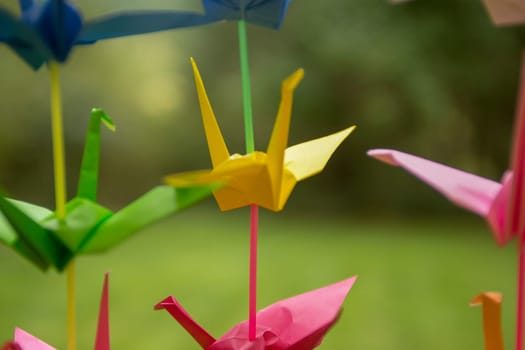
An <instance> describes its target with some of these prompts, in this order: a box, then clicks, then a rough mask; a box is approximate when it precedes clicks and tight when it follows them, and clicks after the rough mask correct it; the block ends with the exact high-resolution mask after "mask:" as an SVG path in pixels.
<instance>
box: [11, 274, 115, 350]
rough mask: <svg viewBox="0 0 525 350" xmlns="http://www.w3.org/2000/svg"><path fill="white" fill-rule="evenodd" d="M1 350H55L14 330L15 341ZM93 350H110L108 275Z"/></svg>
mask: <svg viewBox="0 0 525 350" xmlns="http://www.w3.org/2000/svg"><path fill="white" fill-rule="evenodd" d="M1 350H56V349H55V348H54V347H52V346H51V345H49V344H47V343H45V342H43V341H42V340H40V339H38V338H36V337H34V336H32V335H31V334H29V333H27V332H26V331H24V330H22V329H20V328H15V339H14V340H13V341H9V342H7V343H5V344H4V345H3V346H2V348H1ZM95 350H110V346H109V316H108V274H106V276H105V278H104V286H103V287H102V297H101V299H100V311H99V316H98V327H97V337H96V340H95Z"/></svg>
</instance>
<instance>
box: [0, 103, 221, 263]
mask: <svg viewBox="0 0 525 350" xmlns="http://www.w3.org/2000/svg"><path fill="white" fill-rule="evenodd" d="M101 122H103V123H104V124H105V125H106V126H107V127H108V128H109V129H111V130H114V129H115V127H114V124H113V121H112V120H111V119H110V118H109V117H108V116H107V115H106V113H105V112H104V111H102V110H101V109H93V110H92V112H91V119H90V123H89V129H88V132H87V136H86V144H85V146H84V155H83V158H82V165H81V170H80V178H79V184H78V193H77V196H76V197H75V198H73V199H72V200H71V201H69V202H68V203H67V205H66V213H67V214H66V217H65V219H64V220H58V218H57V216H56V214H55V213H54V212H52V211H50V210H48V209H46V208H43V207H39V206H37V205H34V204H30V203H25V202H21V201H18V200H13V199H8V198H6V197H3V196H0V242H2V243H4V244H6V245H8V246H10V247H11V248H13V249H14V250H15V251H17V252H18V253H20V254H21V255H23V256H24V257H26V258H27V259H29V260H30V261H31V262H32V263H34V264H35V265H37V266H38V267H39V268H41V269H42V270H46V269H47V268H48V267H49V265H53V266H54V267H55V268H56V269H57V270H58V271H62V270H63V269H64V268H65V267H66V266H67V264H68V263H69V261H70V260H71V259H72V258H73V257H75V256H76V255H78V254H88V253H97V252H102V251H105V250H107V249H109V248H111V247H113V246H115V245H117V244H118V243H120V242H121V241H123V240H124V239H126V238H127V237H129V236H130V235H132V234H134V233H136V232H138V231H139V230H140V229H142V228H144V227H145V226H147V225H149V224H152V223H154V222H156V221H158V220H160V219H162V218H164V217H166V216H168V215H170V214H173V213H176V212H178V211H181V210H183V209H185V208H187V207H189V206H190V205H192V204H194V203H196V202H197V201H199V200H201V199H203V198H205V197H207V196H208V195H210V194H211V193H212V192H213V190H216V189H217V185H215V184H213V185H207V186H196V187H191V188H174V187H172V186H157V187H155V188H153V189H152V190H150V191H149V192H147V193H145V194H144V195H142V196H141V197H140V198H138V199H137V200H135V201H134V202H132V203H131V204H129V205H128V206H126V207H125V208H123V209H121V210H120V211H118V212H116V213H112V212H111V211H110V210H109V209H107V208H104V207H103V206H101V205H99V204H98V203H96V196H97V182H98V166H99V157H100V124H101Z"/></svg>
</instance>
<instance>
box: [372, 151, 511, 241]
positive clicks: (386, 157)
mask: <svg viewBox="0 0 525 350" xmlns="http://www.w3.org/2000/svg"><path fill="white" fill-rule="evenodd" d="M368 155H369V156H372V157H374V158H376V159H378V160H381V161H383V162H385V163H387V164H390V165H393V166H399V167H401V168H403V169H405V170H406V171H408V172H409V173H411V174H413V175H415V176H416V177H417V178H419V179H420V180H421V181H423V182H425V183H426V184H428V185H430V186H431V187H433V188H434V189H435V190H437V191H438V192H440V193H441V194H443V195H444V196H445V197H447V198H448V199H449V200H450V201H451V202H453V203H454V204H456V205H458V206H460V207H462V208H465V209H467V210H470V211H472V212H474V213H476V214H478V215H480V216H481V217H484V218H485V219H486V220H487V222H488V224H489V226H490V228H491V230H492V233H493V234H494V238H495V239H496V241H497V242H498V244H500V245H504V244H505V243H507V242H508V241H509V240H510V239H511V238H512V237H513V236H514V235H515V234H516V231H512V230H510V231H509V230H508V227H506V226H508V225H507V215H506V213H507V208H508V202H509V194H510V189H511V188H510V187H511V183H512V181H511V180H512V173H511V172H507V173H505V175H504V176H503V179H502V181H501V183H500V182H496V181H492V180H489V179H485V178H483V177H480V176H477V175H474V174H470V173H467V172H464V171H461V170H457V169H454V168H451V167H448V166H446V165H443V164H439V163H436V162H433V161H430V160H427V159H424V158H420V157H416V156H413V155H411V154H408V153H403V152H399V151H395V150H390V149H373V150H370V151H368ZM516 214H517V213H516Z"/></svg>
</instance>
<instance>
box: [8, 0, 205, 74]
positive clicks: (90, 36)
mask: <svg viewBox="0 0 525 350" xmlns="http://www.w3.org/2000/svg"><path fill="white" fill-rule="evenodd" d="M19 4H20V9H21V13H22V15H21V18H17V16H15V15H13V14H11V13H10V12H9V11H7V10H6V9H4V8H1V7H0V42H4V43H6V44H7V45H9V46H10V47H11V48H12V49H13V50H14V51H15V52H16V53H17V54H18V55H19V56H20V57H21V58H23V59H24V60H25V61H26V62H27V63H28V64H29V65H30V66H31V67H32V68H33V69H38V68H39V67H40V66H41V65H42V64H43V63H44V62H47V61H49V60H56V61H59V62H64V61H65V60H66V59H67V57H68V55H69V53H70V51H71V49H72V47H73V46H74V45H77V44H92V43H94V42H96V41H98V40H102V39H110V38H116V37H121V36H128V35H135V34H143V33H150V32H155V31H160V30H166V29H174V28H181V27H189V26H196V25H202V24H206V23H210V22H212V21H215V20H212V19H211V18H208V17H205V16H203V15H202V14H199V13H193V12H184V11H132V12H131V11H128V12H119V13H115V14H109V15H106V16H103V17H100V18H96V19H94V20H91V21H87V22H84V21H83V19H82V16H81V14H80V11H79V10H78V9H77V8H76V7H75V6H74V5H73V4H72V3H71V2H69V1H67V0H44V1H36V0H19Z"/></svg>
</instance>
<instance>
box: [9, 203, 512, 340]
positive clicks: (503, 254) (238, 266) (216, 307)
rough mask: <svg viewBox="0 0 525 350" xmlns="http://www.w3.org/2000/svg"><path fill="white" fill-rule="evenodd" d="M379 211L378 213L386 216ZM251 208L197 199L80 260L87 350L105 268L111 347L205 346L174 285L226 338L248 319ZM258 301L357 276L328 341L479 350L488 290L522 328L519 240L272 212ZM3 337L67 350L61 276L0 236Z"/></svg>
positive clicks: (475, 227) (465, 229)
mask: <svg viewBox="0 0 525 350" xmlns="http://www.w3.org/2000/svg"><path fill="white" fill-rule="evenodd" d="M377 219H380V218H377ZM247 227H248V215H247V211H244V210H240V211H237V212H227V213H219V212H218V211H217V210H213V211H210V210H205V209H197V210H193V211H190V212H187V213H182V214H181V215H180V216H178V217H176V218H173V219H170V220H167V221H166V222H164V223H162V224H160V225H157V226H155V227H153V228H151V229H150V230H148V231H147V232H143V233H142V234H140V235H138V236H137V237H134V238H133V239H131V240H129V241H128V242H126V243H125V244H124V245H123V246H121V247H119V248H117V249H116V250H113V251H111V252H110V253H108V254H106V255H103V256H89V257H81V258H80V259H79V260H78V262H77V269H78V304H79V306H78V307H79V310H78V313H79V322H78V325H79V349H89V348H91V347H92V346H93V341H94V334H95V325H96V317H97V313H98V303H99V298H100V289H101V284H102V278H103V273H104V272H105V271H110V272H111V277H110V298H111V299H110V317H111V336H112V345H113V348H114V349H144V348H153V349H160V348H172V349H187V350H191V349H198V348H199V347H198V346H197V345H196V344H195V343H194V342H193V340H192V339H191V338H190V337H189V336H188V335H186V334H185V332H184V331H183V330H182V329H181V327H179V326H178V324H177V323H176V322H175V321H174V320H172V319H171V318H170V317H169V316H168V315H167V314H165V313H164V312H154V311H153V305H154V304H155V303H157V302H158V301H160V300H161V299H163V298H164V297H166V296H168V295H174V296H176V297H177V298H178V299H179V300H180V301H181V303H182V304H183V305H184V306H185V307H186V308H187V310H188V311H189V312H190V314H191V315H192V316H193V317H194V318H195V319H196V320H197V321H198V322H200V323H201V324H202V325H203V326H204V327H205V328H206V329H207V330H208V331H209V332H211V333H212V334H213V335H215V336H217V337H218V336H220V335H221V334H222V333H224V332H225V331H226V330H228V329H229V328H230V327H231V326H233V325H234V324H235V323H237V322H239V321H242V320H243V319H245V318H246V307H247V289H246V288H247V264H246V262H247V260H248V256H247V252H248V249H247V248H248V232H247ZM260 234H261V236H260V259H259V262H260V275H259V286H260V288H259V298H260V299H259V307H263V306H266V305H268V304H270V303H272V302H274V301H277V300H280V299H283V298H286V297H289V296H292V295H295V294H299V293H302V292H305V291H308V290H311V289H315V288H318V287H321V286H324V285H327V284H330V283H333V282H336V281H338V280H341V279H344V278H347V277H350V276H352V275H354V274H358V275H359V279H358V281H357V283H356V285H355V286H354V288H353V290H352V291H351V292H350V294H349V297H348V299H347V301H346V303H345V309H344V313H343V316H342V318H341V319H340V321H339V323H338V324H337V325H336V326H335V328H334V329H333V331H332V332H331V333H330V334H329V335H328V336H327V338H326V340H325V342H324V344H323V345H322V346H321V347H320V349H334V350H337V349H368V350H373V349H383V350H384V349H389V350H392V349H412V348H414V349H416V348H423V347H424V348H425V349H427V350H432V349H443V348H447V349H458V350H459V349H466V348H470V349H482V347H483V345H482V344H483V343H482V339H483V338H482V334H481V310H479V309H470V308H469V307H468V302H469V300H470V299H471V298H472V297H473V296H474V295H476V294H477V293H479V292H481V291H488V290H499V291H502V292H503V293H504V315H503V318H504V320H503V323H504V328H505V336H506V340H507V342H508V344H511V342H510V341H511V340H512V334H513V323H514V314H513V311H512V310H513V309H514V305H515V301H514V295H515V294H514V287H515V285H514V283H515V282H514V279H515V278H514V277H515V265H516V264H515V249H514V244H511V245H510V246H508V247H505V248H498V247H497V246H496V245H495V243H494V241H493V240H492V237H490V233H489V232H488V230H487V229H486V228H485V227H484V226H483V224H482V223H481V222H479V221H474V222H464V221H459V222H455V221H446V220H445V221H441V222H438V221H432V222H424V221H421V222H418V221H411V222H405V223H402V222H395V221H391V222H389V221H386V220H368V221H356V220H351V219H343V218H338V219H332V218H329V217H324V218H322V217H320V218H316V217H315V216H314V217H312V216H310V217H307V218H301V217H299V216H296V217H293V216H290V215H275V214H273V213H268V212H263V213H262V215H261V227H260ZM0 275H1V276H2V287H1V288H0V334H1V337H2V340H6V339H8V338H9V337H11V336H12V331H13V328H14V327H15V326H19V327H22V328H24V329H25V330H27V331H29V332H31V333H33V334H34V335H36V336H38V337H41V338H42V339H45V340H46V341H47V342H49V343H50V344H52V345H54V346H55V347H57V348H65V302H64V296H65V276H63V275H58V274H57V273H55V272H52V271H50V272H48V273H45V274H43V273H41V272H39V271H37V270H36V269H34V268H33V267H32V266H30V265H29V264H28V263H26V262H25V261H23V260H22V259H21V258H20V257H18V256H15V255H14V254H12V253H11V252H10V251H8V250H6V248H5V247H0Z"/></svg>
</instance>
